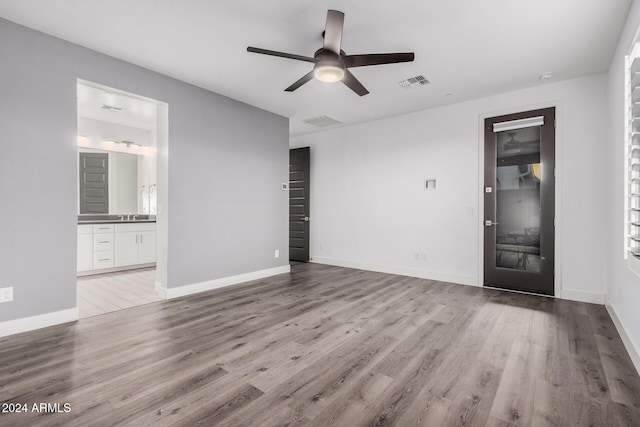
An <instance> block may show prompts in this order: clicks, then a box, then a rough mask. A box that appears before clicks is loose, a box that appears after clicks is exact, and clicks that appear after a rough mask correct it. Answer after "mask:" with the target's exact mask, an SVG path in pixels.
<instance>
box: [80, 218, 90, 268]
mask: <svg viewBox="0 0 640 427" xmlns="http://www.w3.org/2000/svg"><path fill="white" fill-rule="evenodd" d="M77 269H78V271H88V270H91V269H93V233H92V228H91V225H79V226H78V268H77Z"/></svg>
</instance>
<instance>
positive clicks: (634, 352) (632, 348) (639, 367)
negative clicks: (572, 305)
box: [604, 295, 640, 374]
mask: <svg viewBox="0 0 640 427" xmlns="http://www.w3.org/2000/svg"><path fill="white" fill-rule="evenodd" d="M604 306H605V307H606V308H607V311H608V312H609V316H611V320H613V324H614V325H615V327H616V329H617V330H618V334H620V338H622V342H623V344H624V347H625V348H626V349H627V353H629V357H631V361H632V362H633V365H634V366H635V367H636V372H638V374H640V349H639V348H638V346H637V345H636V344H635V343H634V342H633V341H632V340H631V338H630V337H629V335H627V331H626V329H625V328H624V326H623V325H622V322H621V321H620V318H619V317H618V314H617V313H616V310H615V309H614V308H613V305H611V301H610V300H609V297H608V296H607V295H605V297H604Z"/></svg>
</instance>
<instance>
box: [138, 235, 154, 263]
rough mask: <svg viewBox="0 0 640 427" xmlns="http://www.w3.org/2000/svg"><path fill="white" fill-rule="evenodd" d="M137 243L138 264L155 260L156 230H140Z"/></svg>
mask: <svg viewBox="0 0 640 427" xmlns="http://www.w3.org/2000/svg"><path fill="white" fill-rule="evenodd" d="M139 243H140V244H139V249H140V251H139V254H140V264H146V263H149V262H156V232H155V231H142V232H140V241H139Z"/></svg>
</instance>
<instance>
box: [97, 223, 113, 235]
mask: <svg viewBox="0 0 640 427" xmlns="http://www.w3.org/2000/svg"><path fill="white" fill-rule="evenodd" d="M93 232H94V233H113V224H93Z"/></svg>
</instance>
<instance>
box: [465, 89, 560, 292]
mask: <svg viewBox="0 0 640 427" xmlns="http://www.w3.org/2000/svg"><path fill="white" fill-rule="evenodd" d="M550 107H554V108H555V109H556V112H555V118H556V126H555V148H554V151H555V168H556V174H555V177H556V180H555V196H554V197H555V206H554V210H555V212H554V214H555V219H556V227H555V233H554V237H553V239H554V244H553V247H554V267H555V269H554V275H553V287H554V296H553V297H552V298H561V299H564V298H565V295H564V294H563V293H562V240H561V239H560V236H561V235H562V200H561V195H562V191H560V189H561V186H562V160H563V159H562V150H561V147H562V134H563V132H562V128H563V117H564V115H563V111H562V103H561V102H560V101H551V102H546V103H541V104H533V105H526V106H520V107H512V108H508V109H503V110H497V111H491V112H488V113H482V114H480V115H479V116H478V186H477V191H478V212H477V214H478V215H477V218H478V223H477V225H478V282H477V283H478V286H479V287H484V144H485V142H484V124H485V123H484V121H485V119H488V118H491V117H496V116H505V115H508V114H515V113H521V112H526V111H530V110H539V109H543V108H550ZM504 290H505V291H507V292H520V293H529V292H522V291H512V290H509V289H504ZM535 295H538V294H535Z"/></svg>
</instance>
